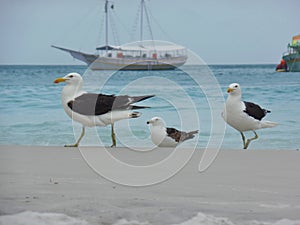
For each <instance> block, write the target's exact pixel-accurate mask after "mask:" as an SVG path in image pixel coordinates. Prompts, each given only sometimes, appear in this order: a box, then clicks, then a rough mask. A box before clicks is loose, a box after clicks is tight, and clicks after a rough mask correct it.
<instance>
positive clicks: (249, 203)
mask: <svg viewBox="0 0 300 225" xmlns="http://www.w3.org/2000/svg"><path fill="white" fill-rule="evenodd" d="M85 148H86V149H87V150H90V149H91V148H92V147H85ZM93 149H94V150H95V151H101V150H103V149H101V148H100V147H99V148H93ZM109 151H111V152H113V154H114V155H120V157H121V158H122V159H124V160H128V161H131V160H138V159H139V157H141V156H138V157H136V158H135V153H134V152H131V153H128V150H127V149H125V148H114V149H110V150H109ZM155 151H156V154H157V156H160V157H163V156H164V154H165V151H167V150H166V149H156V150H155ZM202 153H203V150H196V152H195V154H194V155H193V157H192V159H191V161H190V162H189V163H188V164H187V166H185V167H184V168H183V169H182V170H181V171H180V172H179V173H177V174H176V175H175V176H173V177H172V178H170V179H168V180H167V181H165V182H162V183H160V184H156V185H152V186H147V187H129V186H123V185H119V184H116V183H113V182H111V181H108V180H106V179H105V178H103V177H101V176H99V175H98V174H96V173H95V172H94V171H93V170H92V169H91V168H90V167H89V166H88V165H87V163H86V162H85V160H84V159H83V157H82V156H81V154H80V152H79V150H78V149H76V148H64V147H39V146H1V147H0V182H1V183H0V215H2V216H0V224H5V221H10V220H7V217H5V215H11V214H13V215H15V214H18V213H22V212H24V211H27V213H29V212H31V215H32V214H33V213H60V214H63V215H66V216H69V217H72V218H75V219H77V222H78V221H79V222H78V223H75V222H74V221H73V222H70V223H69V224H106V225H107V224H163V225H168V224H293V225H294V224H300V213H299V212H300V151H291V150H286V151H285V150H221V152H220V154H219V155H218V157H217V159H216V160H215V162H214V163H213V164H212V165H211V166H210V167H209V169H208V170H206V171H205V172H203V173H199V172H198V165H199V161H200V158H201V155H202ZM137 155H138V154H137ZM140 155H141V154H140ZM112 172H114V173H118V171H112ZM198 213H200V214H198ZM51 215H52V214H51ZM53 215H54V214H53ZM203 215H207V217H206V218H205V219H206V221H208V222H207V223H200V222H199V221H200V219H199V217H201V216H203ZM197 216H198V222H195V221H197ZM220 217H224V218H227V219H218V218H220ZM1 218H2V219H1ZM53 218H54V217H53ZM193 218H194V219H193ZM195 218H196V219H195ZM211 218H214V220H215V222H209V221H210V220H211V221H212V220H213V219H211ZM62 220H65V221H66V218H64V219H62ZM254 220H255V221H259V222H257V223H254ZM70 221H71V220H70ZM80 221H81V222H80ZM128 221H131V222H128ZM133 221H138V222H136V223H134V222H133ZM193 221H194V222H193ZM203 221H204V220H203ZM218 221H219V222H218ZM226 221H227V222H226ZM15 224H20V223H15ZM32 224H34V223H32ZM47 224H50V223H47ZM61 224H65V223H61ZM66 224H67V223H66Z"/></svg>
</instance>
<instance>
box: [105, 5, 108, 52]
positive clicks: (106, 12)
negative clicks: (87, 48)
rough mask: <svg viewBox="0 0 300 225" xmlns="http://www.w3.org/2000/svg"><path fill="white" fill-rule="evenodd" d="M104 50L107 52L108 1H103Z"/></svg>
mask: <svg viewBox="0 0 300 225" xmlns="http://www.w3.org/2000/svg"><path fill="white" fill-rule="evenodd" d="M105 50H106V53H107V51H108V0H106V1H105Z"/></svg>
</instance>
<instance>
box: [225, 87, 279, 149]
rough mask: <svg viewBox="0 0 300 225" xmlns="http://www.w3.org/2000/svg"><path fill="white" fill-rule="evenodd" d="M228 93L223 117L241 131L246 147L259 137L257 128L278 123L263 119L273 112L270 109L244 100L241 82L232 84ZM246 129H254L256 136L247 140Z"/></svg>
mask: <svg viewBox="0 0 300 225" xmlns="http://www.w3.org/2000/svg"><path fill="white" fill-rule="evenodd" d="M227 93H228V98H227V100H226V103H225V108H224V111H223V112H222V117H223V119H224V120H225V122H226V123H228V124H229V125H230V126H232V127H233V128H235V129H236V130H238V131H239V132H240V134H241V135H242V139H243V144H244V149H247V148H248V146H249V144H250V142H251V141H253V140H255V139H257V138H258V135H257V133H256V132H255V130H258V129H262V128H269V127H275V126H277V125H278V124H277V123H274V122H271V121H262V118H264V117H265V116H266V115H267V113H270V112H271V111H270V110H267V109H263V108H261V107H260V106H259V105H257V104H255V103H252V102H246V101H242V91H241V87H240V85H239V84H237V83H233V84H230V85H229V87H228V89H227ZM245 131H252V132H253V133H254V135H255V136H254V137H252V138H249V139H247V140H246V138H245V135H244V134H243V132H245Z"/></svg>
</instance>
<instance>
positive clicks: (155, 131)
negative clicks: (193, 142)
mask: <svg viewBox="0 0 300 225" xmlns="http://www.w3.org/2000/svg"><path fill="white" fill-rule="evenodd" d="M147 124H151V128H150V131H151V140H152V142H153V143H154V144H155V145H157V146H159V147H176V146H177V145H178V144H180V143H181V142H183V141H186V140H188V139H192V138H194V137H195V134H197V133H198V130H195V131H191V132H184V131H179V130H176V129H175V128H168V127H167V128H166V127H165V126H166V125H165V122H164V120H163V119H162V118H160V117H153V118H152V119H151V120H149V121H147Z"/></svg>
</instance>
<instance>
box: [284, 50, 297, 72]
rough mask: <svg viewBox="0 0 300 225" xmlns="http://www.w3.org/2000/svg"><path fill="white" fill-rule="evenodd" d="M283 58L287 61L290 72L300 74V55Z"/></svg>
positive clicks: (289, 55)
mask: <svg viewBox="0 0 300 225" xmlns="http://www.w3.org/2000/svg"><path fill="white" fill-rule="evenodd" d="M282 58H283V59H284V60H285V61H286V63H287V65H288V71H289V72H300V54H288V55H285V56H283V57H282Z"/></svg>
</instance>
